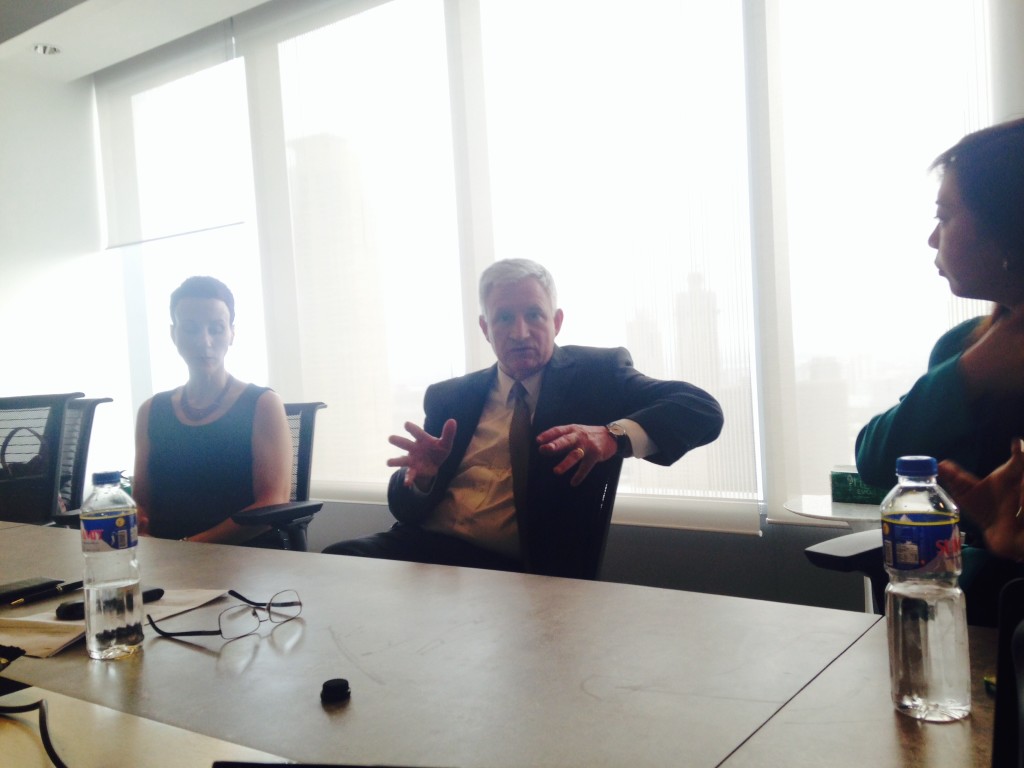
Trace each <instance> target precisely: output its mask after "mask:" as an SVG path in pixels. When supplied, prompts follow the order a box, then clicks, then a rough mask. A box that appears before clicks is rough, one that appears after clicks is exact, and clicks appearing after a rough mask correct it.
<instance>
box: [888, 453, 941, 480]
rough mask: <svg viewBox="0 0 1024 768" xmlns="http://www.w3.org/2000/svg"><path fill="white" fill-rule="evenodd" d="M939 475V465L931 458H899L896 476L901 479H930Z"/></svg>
mask: <svg viewBox="0 0 1024 768" xmlns="http://www.w3.org/2000/svg"><path fill="white" fill-rule="evenodd" d="M938 473H939V463H938V462H937V461H936V460H935V459H933V458H932V457H931V456H900V457H899V458H898V459H896V474H897V475H902V476H903V477H931V476H932V475H937V474H938Z"/></svg>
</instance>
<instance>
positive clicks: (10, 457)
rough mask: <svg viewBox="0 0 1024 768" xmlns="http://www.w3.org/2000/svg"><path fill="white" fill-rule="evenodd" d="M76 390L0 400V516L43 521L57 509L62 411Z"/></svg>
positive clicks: (75, 393)
mask: <svg viewBox="0 0 1024 768" xmlns="http://www.w3.org/2000/svg"><path fill="white" fill-rule="evenodd" d="M82 394H83V393H81V392H71V393H65V394H55V395H25V396H21V397H2V398H0V520H6V521H9V522H16V523H35V524H45V523H50V522H51V521H52V520H53V518H54V516H55V515H56V514H57V513H58V512H59V509H60V503H59V483H60V466H61V454H60V446H61V439H62V436H63V434H64V417H65V411H66V408H67V405H68V402H69V401H71V400H73V399H74V398H78V397H81V396H82Z"/></svg>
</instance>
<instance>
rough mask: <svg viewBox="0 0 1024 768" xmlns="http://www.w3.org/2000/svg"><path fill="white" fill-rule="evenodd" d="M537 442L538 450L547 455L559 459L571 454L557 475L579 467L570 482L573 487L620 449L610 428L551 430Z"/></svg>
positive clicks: (559, 428)
mask: <svg viewBox="0 0 1024 768" xmlns="http://www.w3.org/2000/svg"><path fill="white" fill-rule="evenodd" d="M537 442H538V443H539V444H540V448H539V449H538V450H539V451H540V452H541V454H543V455H545V456H557V455H559V454H562V453H566V451H568V453H566V456H565V458H564V459H562V461H561V462H559V464H558V465H557V466H556V467H555V474H556V475H564V474H565V473H566V472H568V471H569V470H570V469H572V468H573V467H576V474H574V475H573V476H572V478H571V479H570V480H569V485H572V486H577V485H579V484H580V483H582V482H583V480H584V479H585V478H586V476H587V475H589V474H590V470H592V469H593V468H594V466H595V465H596V464H598V463H600V462H602V461H607V460H608V459H610V458H612V457H613V456H614V455H615V450H616V448H617V447H618V446H617V445H616V443H615V438H614V437H612V436H611V434H610V433H609V432H608V430H607V428H605V427H588V426H584V425H582V424H566V425H564V426H561V427H551V429H546V430H544V431H543V432H541V433H540V434H539V435H537Z"/></svg>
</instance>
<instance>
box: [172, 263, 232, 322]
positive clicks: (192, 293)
mask: <svg viewBox="0 0 1024 768" xmlns="http://www.w3.org/2000/svg"><path fill="white" fill-rule="evenodd" d="M182 299H220V300H221V301H223V302H224V303H225V304H226V305H227V307H228V314H229V315H230V317H231V324H232V325H234V324H235V297H234V295H233V294H232V293H231V289H230V288H228V287H227V286H226V285H224V283H222V282H221V281H220V280H218V279H217V278H215V277H206V276H201V275H194V276H192V277H188V278H186V279H185V282H183V283H182V284H181V285H179V286H178V287H177V288H175V289H174V292H173V293H171V323H174V310H175V309H177V307H178V302H180V301H181V300H182Z"/></svg>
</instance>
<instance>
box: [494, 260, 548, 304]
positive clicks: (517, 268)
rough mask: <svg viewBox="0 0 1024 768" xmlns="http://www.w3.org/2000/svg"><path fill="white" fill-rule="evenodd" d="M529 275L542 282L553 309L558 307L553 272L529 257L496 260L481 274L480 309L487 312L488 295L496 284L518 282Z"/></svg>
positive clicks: (541, 284)
mask: <svg viewBox="0 0 1024 768" xmlns="http://www.w3.org/2000/svg"><path fill="white" fill-rule="evenodd" d="M528 277H532V278H534V279H535V280H536V281H537V282H538V283H540V286H541V288H543V289H544V293H546V294H547V295H548V298H549V299H551V309H553V310H554V309H557V308H558V297H557V294H556V292H555V280H554V278H553V277H551V273H550V272H548V271H547V270H546V269H544V267H542V266H541V265H540V264H538V263H537V262H535V261H530V260H529V259H502V260H501V261H496V262H494V263H493V264H491V266H489V267H488V268H487V269H485V270H484V271H483V272H482V273H481V275H480V311H481V312H483V313H484V314H486V312H487V297H488V295H490V293H491V290H492V289H493V288H494V286H496V285H505V284H507V283H518V282H519V281H520V280H525V279H526V278H528Z"/></svg>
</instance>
